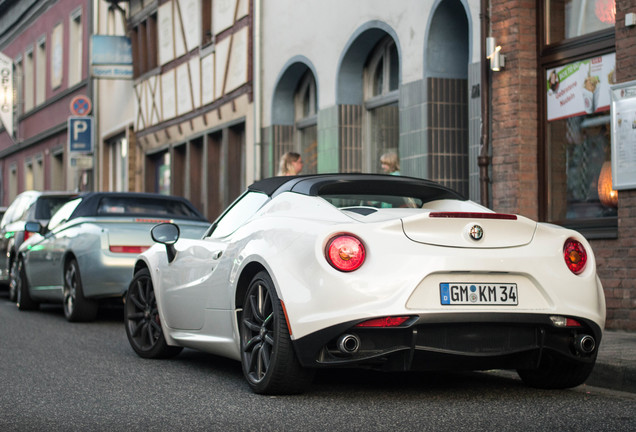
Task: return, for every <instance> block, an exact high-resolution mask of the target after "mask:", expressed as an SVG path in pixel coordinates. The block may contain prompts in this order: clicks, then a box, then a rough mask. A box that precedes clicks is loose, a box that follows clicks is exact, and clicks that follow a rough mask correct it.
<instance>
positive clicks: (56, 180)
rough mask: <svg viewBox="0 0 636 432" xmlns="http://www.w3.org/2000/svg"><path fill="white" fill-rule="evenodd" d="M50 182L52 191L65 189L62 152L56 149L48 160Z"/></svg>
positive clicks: (60, 149)
mask: <svg viewBox="0 0 636 432" xmlns="http://www.w3.org/2000/svg"><path fill="white" fill-rule="evenodd" d="M49 172H50V176H51V177H50V181H49V184H50V185H51V189H52V190H64V189H66V187H65V186H64V185H65V183H66V182H65V179H64V150H63V149H62V148H58V149H56V150H53V151H52V152H51V159H50V171H49Z"/></svg>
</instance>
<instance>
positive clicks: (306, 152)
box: [254, 0, 480, 198]
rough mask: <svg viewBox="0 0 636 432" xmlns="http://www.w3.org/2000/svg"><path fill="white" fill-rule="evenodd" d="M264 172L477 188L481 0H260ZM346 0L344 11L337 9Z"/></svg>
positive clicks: (473, 191)
mask: <svg viewBox="0 0 636 432" xmlns="http://www.w3.org/2000/svg"><path fill="white" fill-rule="evenodd" d="M255 3H257V4H261V6H260V8H259V15H258V16H257V17H256V20H257V22H258V23H259V25H260V31H259V32H258V35H259V41H258V45H255V51H254V52H255V62H257V63H259V64H260V65H261V68H260V70H261V71H262V73H261V76H260V77H258V78H257V79H258V80H259V81H258V88H260V92H261V93H262V102H261V104H260V107H259V108H260V111H259V115H260V116H261V118H260V122H261V123H262V135H261V141H262V142H261V148H260V150H261V151H260V155H261V173H262V175H263V176H267V175H273V174H275V173H276V171H277V163H278V159H279V157H280V156H281V154H283V153H284V152H287V151H295V152H298V153H300V154H301V155H302V157H303V160H304V168H303V172H306V173H315V172H352V171H365V172H382V171H381V166H380V157H381V156H382V155H383V154H386V153H395V154H397V155H398V157H399V160H400V171H401V173H402V174H405V175H410V176H415V177H425V178H430V179H433V180H436V181H439V182H441V183H443V184H445V185H447V186H450V187H452V188H454V189H456V190H458V191H460V192H462V193H464V194H465V195H467V196H471V197H473V198H478V197H479V170H478V167H477V155H478V152H479V139H480V137H479V131H480V121H479V117H480V99H479V84H480V61H479V59H480V31H479V29H480V26H479V6H480V3H479V1H468V0H444V1H441V0H437V1H432V0H431V1H416V0H413V1H404V2H400V4H399V7H396V4H394V3H390V2H385V1H381V0H367V1H349V2H338V1H336V0H326V1H320V2H319V1H313V2H296V1H293V0H278V1H275V2H262V1H256V2H255ZM334 10H337V11H338V13H337V14H335V15H334V14H333V11H334Z"/></svg>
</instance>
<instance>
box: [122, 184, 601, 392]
mask: <svg viewBox="0 0 636 432" xmlns="http://www.w3.org/2000/svg"><path fill="white" fill-rule="evenodd" d="M179 234H180V231H179V227H178V225H175V224H171V223H164V224H160V225H157V226H155V227H154V228H153V230H152V237H153V239H154V240H155V242H156V243H157V244H155V245H154V246H153V247H151V248H150V249H149V250H147V251H146V252H144V253H142V254H141V255H140V256H139V258H138V259H137V262H136V264H135V266H134V274H133V278H132V281H131V283H130V286H129V289H128V291H127V293H126V296H125V328H126V333H127V336H128V340H129V342H130V344H131V346H132V348H133V349H134V350H135V351H136V352H137V354H139V355H140V356H142V357H146V358H165V357H170V356H173V355H176V354H178V353H179V352H180V350H181V349H182V348H183V347H188V348H194V349H198V350H202V351H206V352H209V353H213V354H216V355H220V356H225V357H229V358H232V359H236V360H238V361H240V362H241V364H242V369H243V373H244V375H245V378H246V380H247V382H248V384H249V386H250V387H251V389H252V390H253V391H254V392H256V393H260V394H285V393H298V392H302V391H304V390H306V389H307V387H308V386H309V385H310V383H311V380H312V377H313V373H314V372H315V370H316V369H318V368H333V367H365V368H374V369H379V370H386V371H409V370H429V371H431V370H487V369H512V370H516V371H517V373H518V374H519V376H520V377H521V379H522V381H523V382H525V383H526V384H527V385H529V386H533V387H538V388H568V387H574V386H577V385H579V384H582V383H583V382H584V381H585V380H586V379H587V377H588V376H589V375H590V373H591V371H592V369H593V367H594V363H595V361H596V356H597V352H598V347H599V344H600V342H601V337H602V331H603V327H604V323H605V300H604V294H603V288H602V286H601V283H600V280H599V278H598V277H597V275H596V263H595V259H594V255H593V253H592V250H591V248H590V245H589V244H588V242H587V241H586V240H585V238H584V237H583V236H582V235H581V234H579V233H578V232H576V231H572V230H569V229H565V228H562V227H558V226H554V225H550V224H544V223H537V222H534V221H532V220H530V219H528V218H526V217H523V216H519V215H513V214H502V213H496V212H493V211H491V210H489V209H487V208H485V207H483V206H481V205H479V204H477V203H475V202H472V201H469V200H466V199H465V198H463V197H462V196H460V195H459V194H458V193H456V192H454V191H453V190H451V189H448V188H446V187H443V186H441V185H439V184H437V183H434V182H431V181H427V180H423V179H416V178H409V177H399V176H388V175H375V174H328V175H312V176H297V177H273V178H269V179H265V180H262V181H258V182H256V183H254V184H253V185H251V186H250V187H249V188H248V189H247V190H246V191H245V192H244V193H243V194H242V195H241V196H240V197H239V198H238V199H237V200H236V201H235V202H234V203H233V204H232V205H231V206H230V207H229V208H228V209H227V210H226V211H225V212H224V213H223V214H222V215H221V216H220V217H219V218H218V219H217V220H216V221H215V222H214V223H213V224H212V225H211V226H210V228H209V229H208V230H207V232H206V233H205V235H204V236H203V238H201V239H194V240H193V239H188V238H180V236H179Z"/></svg>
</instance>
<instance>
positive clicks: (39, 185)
mask: <svg viewBox="0 0 636 432" xmlns="http://www.w3.org/2000/svg"><path fill="white" fill-rule="evenodd" d="M33 189H35V190H40V191H41V190H44V161H43V160H42V155H41V154H39V155H37V156H36V157H35V161H34V163H33Z"/></svg>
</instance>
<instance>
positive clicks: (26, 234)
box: [24, 231, 33, 241]
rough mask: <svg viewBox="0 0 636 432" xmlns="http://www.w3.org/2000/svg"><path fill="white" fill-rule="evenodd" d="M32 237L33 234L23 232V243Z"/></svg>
mask: <svg viewBox="0 0 636 432" xmlns="http://www.w3.org/2000/svg"><path fill="white" fill-rule="evenodd" d="M32 235H33V233H32V232H31V231H25V232H24V241H27V240H28V239H29V237H31V236H32Z"/></svg>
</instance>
